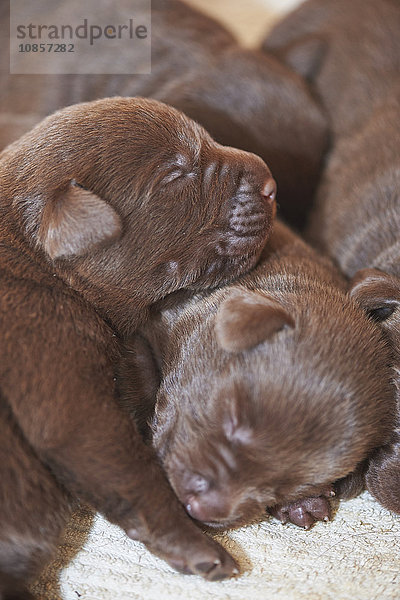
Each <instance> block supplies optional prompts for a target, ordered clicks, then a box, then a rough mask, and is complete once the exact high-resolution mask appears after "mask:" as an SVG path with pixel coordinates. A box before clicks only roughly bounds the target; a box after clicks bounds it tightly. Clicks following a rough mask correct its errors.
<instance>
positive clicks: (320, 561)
mask: <svg viewBox="0 0 400 600" xmlns="http://www.w3.org/2000/svg"><path fill="white" fill-rule="evenodd" d="M216 539H218V540H219V541H220V542H221V543H222V544H223V545H224V546H225V548H227V549H229V551H230V552H231V553H232V554H233V555H234V557H235V558H236V559H237V560H238V562H239V564H240V567H241V575H240V576H239V577H238V578H237V579H232V580H228V581H223V582H220V583H210V582H206V581H204V580H203V579H201V578H200V577H198V576H189V575H180V574H179V573H176V572H175V571H173V570H172V569H171V568H170V567H169V566H168V565H167V564H166V563H165V562H163V561H162V560H160V559H158V558H156V557H155V556H153V555H152V554H150V553H149V552H147V550H146V549H145V548H144V546H143V545H142V544H140V543H138V542H133V541H131V540H129V539H128V538H127V537H126V536H125V534H124V533H123V532H122V530H121V529H119V528H118V527H115V526H112V525H110V524H109V523H107V521H105V520H104V519H103V518H102V517H100V516H98V515H96V516H93V515H92V514H91V513H90V511H87V510H81V511H78V512H76V513H75V515H74V518H73V519H72V520H71V523H70V525H69V527H68V529H67V531H66V533H65V538H64V543H63V544H62V545H61V546H60V549H59V556H58V557H57V559H56V560H55V561H54V562H53V563H52V564H51V565H50V566H49V568H48V569H47V571H46V572H45V573H44V574H43V575H42V577H41V579H40V581H39V582H38V583H37V585H36V586H35V589H34V592H35V594H37V597H38V598H40V599H43V600H59V599H60V598H62V599H63V600H77V599H79V598H81V599H82V600H181V599H182V600H375V599H378V598H379V600H389V599H393V600H398V598H399V597H400V589H399V584H400V574H399V573H400V517H397V516H393V515H391V514H390V513H389V512H388V511H386V510H384V509H383V508H381V507H380V505H379V504H378V503H377V502H375V501H374V500H373V499H372V498H371V496H370V495H369V494H368V493H367V492H365V493H364V494H363V495H362V496H360V497H359V498H356V499H354V500H349V501H346V502H345V501H342V502H341V503H340V504H339V508H338V510H337V513H336V515H335V516H334V519H333V520H332V521H331V522H330V523H317V524H316V525H315V526H314V528H313V529H311V530H310V531H304V530H302V529H299V528H297V527H295V526H294V525H282V524H281V523H279V522H278V521H276V520H275V519H270V520H267V521H264V522H262V523H259V524H255V525H251V526H249V527H243V528H241V529H238V530H236V531H230V532H228V533H226V534H223V535H218V536H216ZM69 561H70V562H69ZM66 563H68V566H64V565H65V564H66ZM63 567H64V568H63ZM60 570H61V572H60Z"/></svg>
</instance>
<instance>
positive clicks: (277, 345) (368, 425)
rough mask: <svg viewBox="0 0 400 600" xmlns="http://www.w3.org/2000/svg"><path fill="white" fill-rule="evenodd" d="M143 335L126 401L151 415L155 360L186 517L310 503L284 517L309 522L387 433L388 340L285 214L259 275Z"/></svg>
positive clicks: (245, 514)
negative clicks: (136, 383) (137, 387)
mask: <svg viewBox="0 0 400 600" xmlns="http://www.w3.org/2000/svg"><path fill="white" fill-rule="evenodd" d="M143 334H144V336H145V339H144V340H140V341H136V343H135V344H133V346H132V347H131V348H130V352H131V353H130V354H128V355H127V358H126V360H125V363H124V369H123V371H122V372H121V378H122V396H123V401H124V402H125V405H126V407H128V408H129V409H130V410H131V412H132V413H133V414H134V415H135V417H136V416H137V414H138V413H139V414H140V413H141V416H142V419H144V418H145V416H146V415H145V414H144V412H143V406H142V405H141V401H142V399H143V398H144V397H146V394H147V399H148V405H147V410H148V414H147V416H149V413H150V412H151V411H152V409H153V408H154V390H156V385H153V387H152V386H151V383H152V382H154V380H155V372H156V370H155V367H154V364H153V362H152V356H153V357H154V358H155V360H156V363H157V364H158V366H159V369H160V374H161V385H160V388H159V390H158V393H157V401H156V405H155V416H154V419H153V421H152V430H153V445H154V447H155V449H156V451H157V454H158V456H159V457H160V459H161V461H162V464H163V466H164V469H165V471H166V473H167V476H168V478H169V481H170V482H171V485H172V487H173V488H174V490H175V492H176V494H177V496H178V498H180V500H181V502H182V504H183V505H185V506H186V510H187V511H188V513H189V514H190V515H191V516H192V517H194V518H195V519H198V520H199V521H202V522H205V523H207V524H209V525H210V526H213V527H231V526H236V525H240V524H243V523H246V522H248V521H249V520H251V519H252V518H254V517H257V516H259V515H260V513H263V512H265V508H266V507H267V506H268V507H274V506H275V505H280V504H283V503H285V504H286V503H287V502H294V501H298V500H301V499H302V501H301V502H297V503H296V504H295V505H292V506H287V507H283V508H282V507H281V508H280V509H278V508H275V510H274V513H275V514H277V516H279V517H280V518H282V520H284V519H286V520H288V519H290V520H292V521H293V522H295V523H297V524H299V525H303V526H305V527H309V526H310V524H311V523H312V522H313V521H314V520H315V519H318V518H321V519H322V518H323V517H324V516H328V514H329V513H328V506H327V502H326V501H325V500H324V499H323V498H320V499H318V500H317V499H314V500H312V499H311V498H310V497H313V496H319V495H320V494H326V495H329V491H330V490H331V483H332V482H334V481H336V480H338V479H340V478H343V477H346V476H347V475H348V474H349V473H351V472H353V471H356V470H357V468H358V466H359V465H360V464H361V463H362V462H363V461H364V460H365V458H366V457H367V456H368V455H370V453H371V451H372V450H373V449H374V448H375V447H376V446H379V445H380V444H382V443H383V442H385V441H386V440H387V439H388V436H389V434H390V425H391V422H392V419H393V414H394V391H393V389H392V385H391V383H390V376H391V369H390V354H389V349H388V347H387V344H386V342H385V340H384V336H383V335H382V333H381V332H380V331H379V329H378V328H377V327H376V326H375V324H373V323H372V322H371V321H370V320H369V319H368V318H367V316H366V315H365V314H364V313H363V311H362V310H360V308H359V307H358V306H357V305H356V303H354V302H353V301H352V300H351V299H350V298H349V297H348V296H347V295H346V293H345V281H344V280H343V279H342V278H341V276H340V275H339V274H338V272H337V271H336V270H335V268H334V267H333V266H332V264H331V263H330V262H329V261H328V260H326V259H323V258H320V257H318V255H317V254H316V253H315V252H314V251H313V250H312V249H311V248H310V247H308V246H307V245H306V244H305V243H304V242H302V241H301V240H300V239H299V238H298V237H297V236H295V234H293V233H292V232H291V231H290V230H289V229H287V228H286V227H285V226H284V225H282V224H279V223H278V224H276V229H275V231H274V233H273V234H272V237H271V239H270V242H268V244H267V246H266V248H265V250H264V252H263V255H262V259H261V261H260V263H259V264H258V266H257V267H256V269H254V270H253V271H252V272H251V273H249V274H248V275H246V276H244V277H242V278H240V279H239V280H238V281H237V282H235V283H234V284H232V285H230V286H227V287H224V288H220V289H218V290H217V291H214V292H212V293H208V294H204V293H201V294H198V295H196V296H194V297H192V298H189V299H187V300H186V301H184V302H181V303H180V304H177V305H175V306H171V307H170V308H164V309H163V310H162V311H161V312H160V313H156V314H154V315H153V318H152V319H151V320H150V321H149V322H148V324H147V325H146V326H145V328H144V330H143ZM146 343H147V344H148V347H147V350H146V347H145V344H146ZM146 352H147V358H148V359H149V370H148V376H147V380H145V381H144V387H143V389H142V393H141V398H140V399H139V400H138V399H137V397H136V394H135V392H134V390H129V376H130V368H131V366H132V363H133V369H134V371H133V373H135V372H136V369H137V366H136V365H135V361H136V360H137V359H138V358H139V360H140V370H141V372H142V373H143V372H144V369H143V365H144V362H145V359H146ZM210 373H213V376H212V377H211V376H210ZM126 381H128V385H127V384H126ZM145 409H146V407H145ZM304 499H306V500H304Z"/></svg>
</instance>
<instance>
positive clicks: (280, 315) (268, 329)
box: [215, 289, 295, 352]
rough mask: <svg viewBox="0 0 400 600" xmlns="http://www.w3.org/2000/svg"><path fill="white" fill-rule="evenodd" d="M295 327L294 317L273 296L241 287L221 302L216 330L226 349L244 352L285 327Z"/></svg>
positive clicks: (221, 344)
mask: <svg viewBox="0 0 400 600" xmlns="http://www.w3.org/2000/svg"><path fill="white" fill-rule="evenodd" d="M294 326H295V322H294V319H293V317H292V316H291V315H290V314H289V313H288V312H287V311H286V310H285V309H284V308H283V306H281V305H280V304H279V303H278V302H277V301H276V300H274V299H273V298H271V297H268V296H264V295H262V294H260V293H258V292H251V291H248V290H245V289H237V290H234V291H233V292H232V293H231V294H230V296H228V298H227V299H226V300H224V302H223V303H222V304H221V306H220V308H219V310H218V313H217V317H216V323H215V333H216V337H217V341H218V344H219V346H220V347H221V348H222V349H223V350H226V351H227V352H241V351H242V350H247V349H248V348H252V347H253V346H257V344H260V343H261V342H263V341H264V340H267V339H268V338H270V337H271V336H272V335H273V334H274V333H276V332H277V331H279V330H281V329H283V328H284V327H294Z"/></svg>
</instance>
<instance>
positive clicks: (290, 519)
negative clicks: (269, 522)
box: [268, 486, 335, 529]
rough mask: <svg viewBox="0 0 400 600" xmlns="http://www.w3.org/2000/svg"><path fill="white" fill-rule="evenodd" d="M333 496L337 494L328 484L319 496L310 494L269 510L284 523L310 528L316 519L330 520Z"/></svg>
mask: <svg viewBox="0 0 400 600" xmlns="http://www.w3.org/2000/svg"><path fill="white" fill-rule="evenodd" d="M332 496H335V492H334V490H333V486H326V488H324V489H322V490H321V493H320V495H319V496H310V497H309V498H301V499H300V500H296V501H295V502H290V503H288V504H282V505H279V506H273V507H269V508H268V512H269V513H270V514H271V515H272V516H273V517H275V518H276V519H279V520H280V521H281V522H282V523H293V524H294V525H297V526H298V527H303V528H304V529H310V528H311V527H312V526H313V525H314V523H315V522H316V521H329V520H330V518H331V507H330V504H329V498H331V497H332Z"/></svg>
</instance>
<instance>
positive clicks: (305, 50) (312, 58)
mask: <svg viewBox="0 0 400 600" xmlns="http://www.w3.org/2000/svg"><path fill="white" fill-rule="evenodd" d="M327 49H328V48H327V42H326V40H324V39H322V38H321V37H319V36H318V35H307V36H305V37H303V38H300V40H296V41H295V42H293V43H292V44H288V45H287V46H285V47H284V48H279V50H277V51H276V53H277V54H278V56H279V57H280V58H281V60H283V61H284V62H285V63H286V64H287V65H289V67H291V68H292V69H293V71H296V73H298V74H299V75H300V76H301V77H303V78H304V79H307V80H308V81H310V82H312V81H314V80H315V78H316V77H317V75H318V73H319V70H320V68H321V65H322V62H323V60H324V58H325V55H326V52H327Z"/></svg>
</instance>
